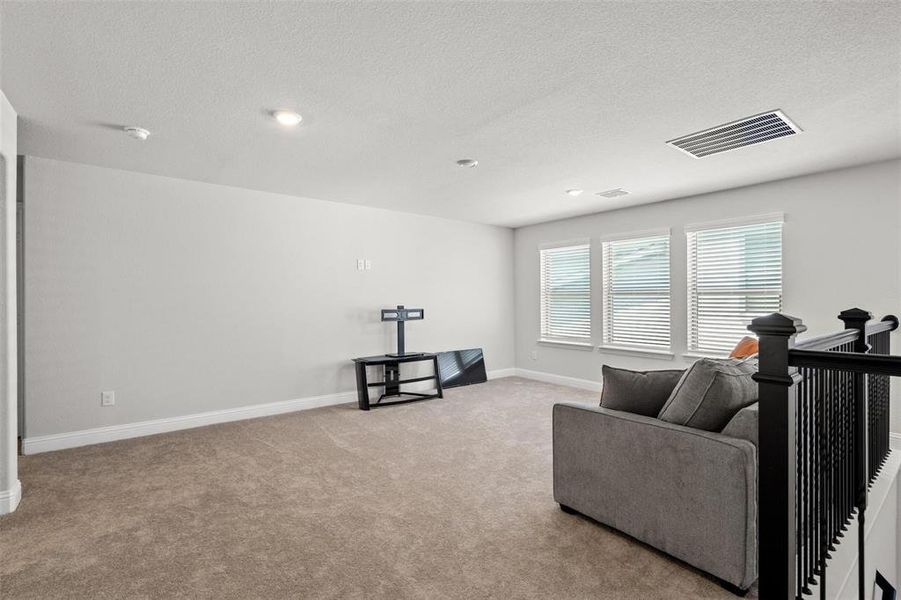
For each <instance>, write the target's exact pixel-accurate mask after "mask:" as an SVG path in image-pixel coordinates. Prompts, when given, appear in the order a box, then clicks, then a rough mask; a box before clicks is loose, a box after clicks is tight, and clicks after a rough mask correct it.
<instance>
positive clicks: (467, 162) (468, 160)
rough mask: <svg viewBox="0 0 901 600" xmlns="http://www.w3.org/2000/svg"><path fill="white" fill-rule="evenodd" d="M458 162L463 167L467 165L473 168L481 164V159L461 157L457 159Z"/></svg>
mask: <svg viewBox="0 0 901 600" xmlns="http://www.w3.org/2000/svg"><path fill="white" fill-rule="evenodd" d="M457 164H458V165H459V166H461V167H467V168H469V169H471V168H473V167H477V166H479V161H477V160H476V159H474V158H461V159H460V160H458V161H457Z"/></svg>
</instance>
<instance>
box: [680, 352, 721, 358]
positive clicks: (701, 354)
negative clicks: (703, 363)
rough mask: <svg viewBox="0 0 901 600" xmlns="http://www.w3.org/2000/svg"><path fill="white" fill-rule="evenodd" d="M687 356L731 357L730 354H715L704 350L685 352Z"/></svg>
mask: <svg viewBox="0 0 901 600" xmlns="http://www.w3.org/2000/svg"><path fill="white" fill-rule="evenodd" d="M682 356H684V357H685V358H729V355H728V354H713V353H704V352H683V353H682Z"/></svg>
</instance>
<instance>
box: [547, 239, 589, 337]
mask: <svg viewBox="0 0 901 600" xmlns="http://www.w3.org/2000/svg"><path fill="white" fill-rule="evenodd" d="M582 247H584V248H585V249H586V250H587V251H588V266H587V275H588V335H587V336H586V337H569V336H552V335H549V334H548V333H547V332H546V331H545V323H546V321H547V320H546V318H545V315H546V307H545V293H544V289H545V272H544V261H543V253H544V252H545V251H553V250H563V249H567V248H568V249H576V248H582ZM592 250H593V249H592V244H591V239H590V238H576V239H569V240H561V241H555V242H544V243H541V244H539V245H538V343H540V344H547V345H554V346H560V347H566V348H580V349H582V348H593V344H592V335H593V330H592V328H593V326H594V320H593V317H594V315H593V313H594V297H593V296H594V294H593V293H592V273H591V271H592V269H591V264H592V256H591V255H592Z"/></svg>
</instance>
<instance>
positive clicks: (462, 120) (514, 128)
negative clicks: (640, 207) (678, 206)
mask: <svg viewBox="0 0 901 600" xmlns="http://www.w3.org/2000/svg"><path fill="white" fill-rule="evenodd" d="M0 18H2V24H0V28H2V29H0V41H2V48H0V51H2V54H0V57H2V73H0V87H2V89H3V91H4V92H5V93H6V95H7V96H8V98H9V99H10V101H11V102H12V103H13V106H14V107H15V108H16V109H17V111H18V112H19V115H20V117H21V121H20V127H21V129H20V131H21V136H20V141H19V145H20V148H21V151H22V152H24V153H27V154H32V155H36V156H43V157H50V158H57V159H62V160H71V161H77V162H84V163H89V164H96V165H103V166H109V167H115V168H120V169H128V170H134V171H143V172H147V173H155V174H160V175H168V176H173V177H182V178H186V179H195V180H200V181H208V182H214V183H221V184H226V185H233V186H239V187H245V188H251V189H259V190H267V191H273V192H281V193H286V194H293V195H296V196H303V197H313V198H321V199H325V200H334V201H339V202H350V203H355V204H364V205H370V206H378V207H383V208H389V209H396V210H403V211H411V212H417V213H425V214H433V215H439V216H445V217H451V218H458V219H466V220H472V221H479V222H484V223H493V224H500V225H510V226H518V225H523V224H528V223H534V222H538V221H543V220H549V219H556V218H561V217H566V216H571V215H577V214H584V213H590V212H597V211H601V210H607V209H611V208H618V207H621V206H626V205H629V204H637V203H646V202H653V201H658V200H664V199H668V198H675V197H679V196H685V195H690V194H696V193H702V192H707V191H713V190H718V189H723V188H729V187H736V186H741V185H747V184H751V183H756V182H761V181H767V180H773V179H780V178H784V177H790V176H793V175H799V174H805V173H811V172H816V171H823V170H827V169H833V168H838V167H842V166H848V165H853V164H860V163H865V162H870V161H876V160H882V159H887V158H892V157H896V156H899V154H901V142H899V135H901V133H899V105H901V98H899V69H901V34H899V27H898V24H899V19H901V4H899V3H897V2H891V3H887V2H886V3H874V2H868V3H856V2H849V3H829V4H826V3H819V2H816V3H814V2H811V3H802V2H779V3H762V2H761V3H758V2H754V3H751V2H747V3H735V2H730V3H715V4H714V3H700V2H697V3H687V2H668V3H660V4H656V3H650V2H634V3H562V2H553V3H550V2H549V3H538V4H534V3H533V4H527V3H500V2H498V3H463V2H459V3H432V2H422V3H413V4H405V3H353V4H351V3H316V4H313V3H309V4H307V3H303V4H301V3H265V4H264V3H259V4H257V3H254V4H237V3H191V4H179V3H162V2H158V3H131V2H129V3H112V2H107V3H90V4H89V3H63V2H46V3H32V2H28V3H18V2H10V1H4V2H2V3H0ZM274 108H292V109H296V110H298V111H299V112H301V113H302V114H303V116H304V122H303V124H302V125H301V126H300V127H298V128H297V129H295V130H286V129H283V128H281V127H279V126H278V125H277V124H276V123H275V122H274V121H272V120H271V119H270V118H268V117H267V111H270V110H271V109H274ZM777 108H778V109H782V110H783V111H785V112H786V114H787V115H788V116H789V118H791V119H793V120H794V121H795V122H796V123H797V124H798V125H799V126H800V127H801V128H802V129H804V133H803V134H802V135H798V136H792V137H791V138H788V139H783V140H778V141H774V142H771V143H767V144H761V145H758V146H752V147H748V148H744V149H740V150H737V151H734V152H729V153H725V154H721V155H716V156H713V157H710V158H707V159H704V160H696V159H693V158H690V157H688V156H686V155H685V154H682V153H681V152H679V151H677V150H675V149H673V148H671V147H668V146H666V145H665V143H664V142H665V141H666V140H669V139H671V138H674V137H678V136H680V135H683V134H687V133H691V132H693V131H696V130H699V129H704V128H707V127H711V126H714V125H717V124H720V123H723V122H726V121H731V120H734V119H738V118H742V117H745V116H749V115H752V114H755V113H759V112H762V111H765V110H771V109H777ZM123 125H138V126H141V127H145V128H147V129H149V130H150V131H151V132H153V135H152V136H151V138H150V139H149V140H148V141H147V142H144V143H141V142H137V141H134V140H132V139H129V138H127V137H126V136H125V135H124V134H122V133H121V132H120V131H118V129H119V128H120V127H121V126H123ZM470 157H472V158H476V159H478V160H479V163H480V164H479V167H478V168H475V169H461V168H459V167H457V166H456V165H455V164H454V161H455V160H456V159H458V158H470ZM572 187H579V188H584V189H585V190H586V193H585V194H583V195H582V196H580V197H578V198H572V197H570V196H567V195H565V194H564V193H563V191H564V190H565V189H567V188H572ZM615 187H623V188H625V189H627V190H630V191H631V192H632V194H631V195H630V196H626V197H625V198H617V199H604V198H598V197H596V196H594V195H593V194H592V192H595V191H599V190H606V189H609V188H615Z"/></svg>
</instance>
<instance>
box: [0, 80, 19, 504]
mask: <svg viewBox="0 0 901 600" xmlns="http://www.w3.org/2000/svg"><path fill="white" fill-rule="evenodd" d="M17 120H18V117H17V115H16V111H15V110H13V107H12V105H11V104H10V103H9V101H7V99H6V96H4V95H3V92H0V224H2V225H0V227H2V228H0V340H2V344H0V514H3V513H4V512H7V511H8V510H11V509H14V508H15V504H16V502H17V500H18V491H17V490H18V487H19V483H18V473H17V463H16V451H17V447H16V438H17V431H16V429H17V417H16V404H17V402H18V399H17V395H16V379H17V367H16V362H17V359H16V355H17V352H16V140H17V128H18V127H17V126H18V122H17Z"/></svg>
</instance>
